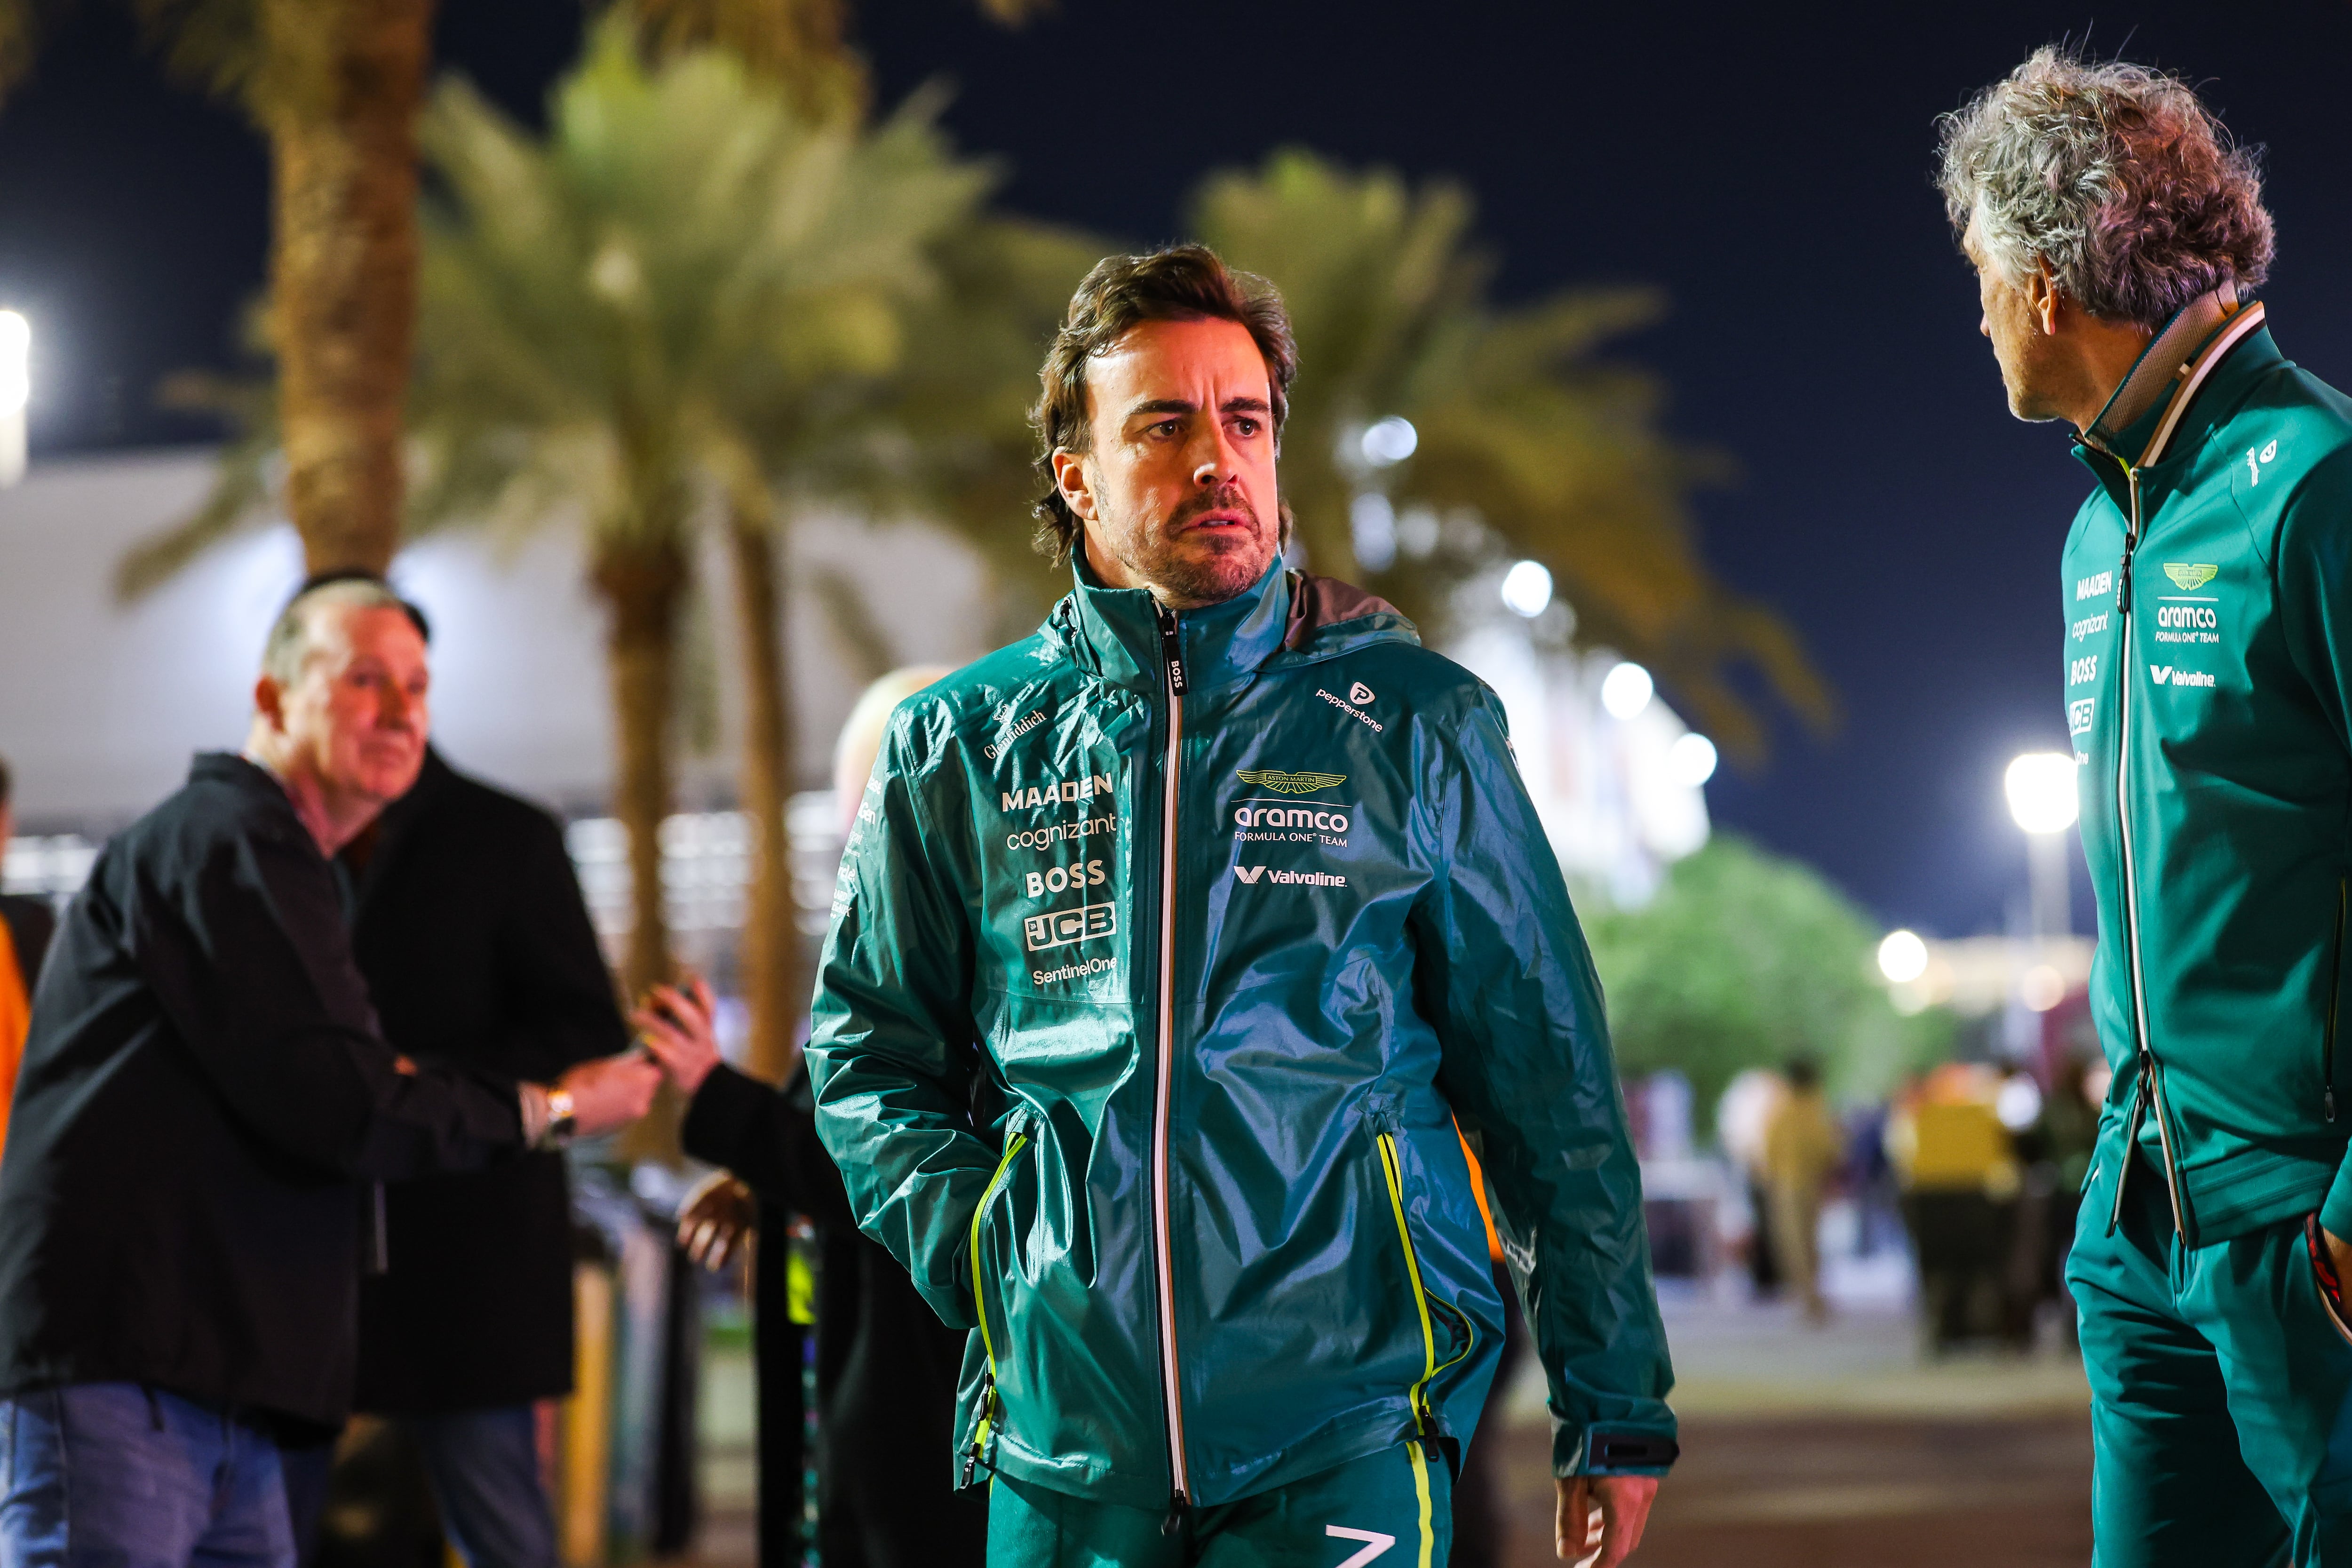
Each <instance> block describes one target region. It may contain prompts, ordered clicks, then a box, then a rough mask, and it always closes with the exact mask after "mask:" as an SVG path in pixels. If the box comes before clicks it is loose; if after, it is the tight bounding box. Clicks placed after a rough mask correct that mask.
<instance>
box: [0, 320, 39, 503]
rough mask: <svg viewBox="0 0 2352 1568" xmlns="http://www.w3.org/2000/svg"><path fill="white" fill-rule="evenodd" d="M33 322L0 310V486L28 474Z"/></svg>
mask: <svg viewBox="0 0 2352 1568" xmlns="http://www.w3.org/2000/svg"><path fill="white" fill-rule="evenodd" d="M32 362H33V324H32V323H31V322H30V321H26V320H25V318H24V317H23V316H21V315H19V314H17V313H16V311H14V310H0V486H6V485H13V484H15V483H16V481H17V480H18V479H23V478H24V477H25V409H26V405H28V404H30V403H31V402H32V401H33V366H32Z"/></svg>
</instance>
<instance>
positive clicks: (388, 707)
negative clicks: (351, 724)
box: [376, 680, 425, 729]
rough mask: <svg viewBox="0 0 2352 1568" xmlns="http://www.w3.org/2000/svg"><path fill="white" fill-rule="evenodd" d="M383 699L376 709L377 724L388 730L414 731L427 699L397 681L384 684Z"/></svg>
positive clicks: (388, 681)
mask: <svg viewBox="0 0 2352 1568" xmlns="http://www.w3.org/2000/svg"><path fill="white" fill-rule="evenodd" d="M424 707H425V699H424V698H422V697H420V696H418V695H417V694H416V693H415V692H413V691H411V690H409V689H408V688H407V687H405V686H403V685H402V684H401V683H400V682H399V681H397V680H387V681H385V682H384V683H383V701H382V702H381V703H380V704H379V706H378V707H377V709H376V720H377V722H379V723H381V724H383V726H384V727H385V728H386V729H414V728H415V727H416V723H417V715H418V713H419V712H421V711H422V710H423V709H424Z"/></svg>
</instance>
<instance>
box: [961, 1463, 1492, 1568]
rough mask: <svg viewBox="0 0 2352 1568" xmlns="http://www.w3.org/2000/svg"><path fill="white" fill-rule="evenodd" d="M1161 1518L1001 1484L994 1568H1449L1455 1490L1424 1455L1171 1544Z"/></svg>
mask: <svg viewBox="0 0 2352 1568" xmlns="http://www.w3.org/2000/svg"><path fill="white" fill-rule="evenodd" d="M1164 1522H1165V1516H1164V1515H1163V1514H1162V1513H1160V1511H1158V1510H1146V1509H1139V1508H1119V1507H1117V1506H1116V1505H1113V1504H1110V1503H1098V1502H1088V1501H1087V1500H1085V1499H1083V1498H1075V1497H1069V1496H1066V1495H1065V1494H1063V1493H1061V1492H1055V1491H1048V1490H1047V1489H1045V1488H1044V1487H1040V1486H1035V1485H1033V1484H1031V1483H1029V1482H1026V1481H1016V1480H1013V1479H1008V1478H1006V1477H1003V1476H999V1477H997V1478H996V1479H995V1480H994V1481H993V1482H992V1483H990V1490H989V1498H988V1562H989V1568H1193V1565H1195V1564H1199V1565H1200V1568H1445V1553H1446V1550H1447V1548H1448V1547H1450V1546H1451V1545H1452V1544H1453V1541H1454V1489H1453V1480H1452V1478H1451V1474H1450V1472H1449V1471H1448V1470H1447V1468H1446V1465H1445V1461H1444V1459H1442V1458H1439V1459H1432V1458H1429V1457H1428V1456H1426V1455H1425V1454H1423V1452H1422V1450H1421V1447H1419V1446H1418V1445H1417V1444H1412V1443H1402V1444H1399V1445H1398V1446H1397V1447H1393V1448H1384V1449H1382V1450H1381V1452H1379V1453H1377V1454H1373V1455H1370V1456H1368V1457H1367V1458H1361V1459H1356V1460H1353V1461H1351V1462H1350V1463H1348V1464H1345V1465H1340V1466H1339V1467H1338V1468H1333V1469H1328V1470H1325V1471H1324V1472H1323V1473H1322V1474H1320V1475H1315V1476H1309V1477H1307V1479H1305V1480H1303V1481H1295V1482H1293V1483H1292V1484H1290V1485H1289V1486H1286V1487H1276V1489H1274V1490H1272V1491H1268V1492H1260V1493H1258V1494H1257V1495H1256V1496H1255V1497H1245V1498H1242V1499H1240V1500H1237V1501H1234V1502H1229V1503H1223V1504H1221V1505H1219V1506H1218V1507H1215V1508H1203V1509H1195V1510H1192V1512H1190V1513H1188V1514H1186V1515H1185V1516H1184V1519H1183V1521H1182V1523H1181V1525H1179V1526H1178V1528H1177V1529H1176V1530H1175V1531H1172V1532H1171V1533H1167V1534H1162V1533H1161V1530H1160V1527H1161V1525H1162V1524H1163V1523H1164Z"/></svg>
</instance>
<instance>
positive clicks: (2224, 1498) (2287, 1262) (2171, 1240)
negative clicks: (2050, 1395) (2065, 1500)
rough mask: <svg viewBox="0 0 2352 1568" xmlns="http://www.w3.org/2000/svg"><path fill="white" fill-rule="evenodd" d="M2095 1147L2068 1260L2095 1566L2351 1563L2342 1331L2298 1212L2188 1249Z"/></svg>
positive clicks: (2347, 1350)
mask: <svg viewBox="0 0 2352 1568" xmlns="http://www.w3.org/2000/svg"><path fill="white" fill-rule="evenodd" d="M2135 1158H2136V1160H2137V1164H2136V1167H2135V1168H2134V1170H2133V1171H2132V1173H2131V1180H2130V1183H2129V1184H2128V1186H2127V1187H2126V1196H2125V1202H2124V1208H2123V1216H2122V1222H2121V1223H2120V1224H2119V1225H2118V1226H2116V1229H2115V1231H2114V1232H2113V1234H2110V1233H2109V1232H2108V1229H2107V1221H2108V1215H2110V1214H2111V1213H2112V1212H2113V1210H2114V1207H2115V1193H2116V1188H2115V1183H2116V1166H2117V1163H2118V1162H2117V1161H2116V1157H2115V1154H2114V1153H2113V1152H2112V1147H2110V1148H2108V1149H2104V1150H2102V1152H2101V1154H2100V1159H2099V1163H2098V1164H2097V1165H2096V1166H2095V1168H2094V1169H2093V1171H2092V1174H2091V1183H2090V1185H2089V1187H2088V1188H2087V1189H2086V1190H2085V1192H2084V1199H2083V1208H2082V1214H2081V1217H2080V1221H2079V1223H2078V1224H2077V1226H2076V1227H2075V1237H2074V1252H2073V1254H2072V1255H2071V1256H2070V1257H2069V1258H2068V1259H2067V1264H2066V1282H2067V1284H2068V1285H2069V1286H2070V1287H2071V1288H2072V1289H2073V1290H2074V1303H2075V1307H2076V1310H2077V1312H2078V1314H2079V1321H2080V1323H2081V1328H2082V1342H2083V1364H2084V1369H2085V1370H2086V1371H2087V1372H2088V1373H2089V1374H2090V1381H2091V1433H2092V1441H2093V1444H2094V1446H2095V1450H2096V1458H2095V1471H2094V1480H2093V1482H2092V1493H2091V1498H2092V1502H2091V1511H2092V1527H2093V1531H2094V1534H2095V1549H2094V1556H2093V1563H2094V1568H2189V1565H2190V1564H2195V1565H2196V1568H2272V1565H2273V1564H2275V1565H2277V1568H2288V1565H2289V1564H2293V1565H2294V1568H2352V1397H2347V1395H2352V1342H2347V1337H2346V1335H2345V1333H2344V1332H2343V1331H2341V1330H2340V1329H2339V1327H2338V1325H2337V1323H2336V1318H2335V1315H2334V1312H2333V1310H2331V1309H2330V1307H2329V1305H2328V1303H2327V1300H2326V1296H2325V1295H2324V1294H2323V1293H2322V1292H2321V1289H2320V1287H2319V1282H2318V1280H2317V1279H2316V1278H2315V1276H2314V1274H2313V1271H2312V1264H2311V1258H2310V1254H2309V1252H2308V1250H2307V1248H2306V1244H2305V1237H2304V1223H2303V1222H2302V1221H2300V1220H2288V1221H2284V1222H2282V1223H2280V1224H2278V1225H2273V1226H2269V1227H2267V1228H2265V1229H2263V1230H2259V1231H2256V1232H2254V1233H2253V1234H2252V1235H2249V1236H2240V1237H2231V1239H2230V1240H2227V1241H2217V1242H2212V1243H2210V1244H2208V1245H2205V1246H2202V1247H2185V1246H2183V1245H2182V1244H2181V1243H2180V1241H2179V1238H2178V1237H2176V1236H2175V1235H2174V1233H2173V1228H2172V1210H2171V1206H2170V1200H2169V1199H2168V1197H2167V1196H2166V1193H2165V1184H2164V1173H2163V1171H2162V1170H2160V1169H2158V1167H2157V1166H2155V1165H2154V1164H2152V1163H2150V1162H2149V1161H2148V1160H2147V1157H2146V1156H2145V1155H2144V1154H2142V1155H2137V1156H2136V1157H2135Z"/></svg>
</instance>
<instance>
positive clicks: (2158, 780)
mask: <svg viewBox="0 0 2352 1568" xmlns="http://www.w3.org/2000/svg"><path fill="white" fill-rule="evenodd" d="M1941 154H1942V157H1941V171H1940V181H1941V184H1942V187H1943V192H1944V195H1945V200H1946V205H1947V210H1948V213H1949V215H1950V218H1951V222H1952V226H1953V228H1954V229H1955V231H1956V232H1957V233H1958V237H1959V240H1960V245H1961V248H1962V250H1963V252H1964V254H1965V255H1966V256H1967V258H1968V259H1969V262H1970V263H1971V264H1972V265H1973V266H1974V268H1975V269H1976V272H1977V284H1978V299H1979V305H1980V308H1981V311H1982V314H1981V318H1980V320H1979V330H1980V331H1982V332H1983V333H1984V334H1985V335H1986V336H1987V337H1988V338H1989V339H1990V341H1991V345H1992V353H1993V358H1994V360H1995V362H1996V363H1998V365H1999V366H2000V374H2001V380H2002V383H2003V385H2004V387H2005V389H2006V391H2007V394H2008V398H2009V406H2010V411H2011V413H2012V414H2014V415H2016V416H2018V417H2020V418H2021V419H2028V420H2043V421H2057V420H2063V421H2065V422H2066V423H2067V424H2069V425H2071V426H2074V432H2075V437H2074V449H2075V455H2076V457H2077V458H2080V459H2081V460H2082V462H2083V463H2084V466H2085V467H2086V468H2089V469H2090V471H2091V473H2092V476H2093V478H2094V479H2095V486H2094V489H2093V490H2092V492H2091V494H2090V495H2089V496H2088V498H2087V499H2085V500H2084V502H2083V504H2082V506H2081V508H2080V509H2079V510H2077V511H2076V513H2075V515H2074V522H2073V525H2072V530H2071V531H2070V532H2069V534H2068V535H2067V538H2066V542H2065V546H2064V552H2063V561H2062V564H2061V576H2060V581H2061V595H2062V604H2063V611H2064V616H2065V624H2066V627H2067V631H2066V638H2065V642H2064V645H2063V646H2064V652H2063V661H2064V675H2065V680H2066V699H2067V716H2068V731H2069V732H2070V733H2071V735H2072V736H2073V738H2074V754H2075V758H2076V760H2077V762H2078V763H2080V764H2081V768H2082V781H2081V784H2082V789H2081V794H2082V805H2083V816H2082V836H2083V847H2084V852H2085V854H2086V856H2087V857H2088V859H2089V863H2090V870H2091V885H2092V888H2093V889H2094V890H2095V893H2096V896H2097V899H2098V913H2099V921H2098V931H2099V937H2098V942H2099V946H2098V952H2097V957H2096V960H2095V963H2094V965H2093V969H2092V973H2091V1013H2092V1016H2093V1018H2094V1020H2095V1023H2096V1025H2097V1027H2098V1033H2099V1038H2100V1042H2101V1044H2102V1045H2103V1046H2104V1047H2105V1053H2106V1059H2107V1064H2108V1066H2109V1067H2110V1068H2112V1070H2113V1074H2114V1076H2113V1079H2112V1082H2111V1085H2110V1087H2109V1089H2108V1091H2107V1098H2106V1104H2105V1115H2104V1117H2103V1119H2102V1121H2101V1126H2100V1134H2099V1142H2098V1147H2097V1152H2096V1153H2095V1157H2094V1159H2093V1162H2092V1166H2091V1171H2092V1174H2091V1180H2090V1185H2089V1187H2088V1189H2087V1190H2086V1192H2085V1193H2084V1202H2083V1208H2082V1217H2081V1221H2080V1223H2079V1225H2078V1227H2077V1232H2076V1235H2075V1238H2074V1249H2073V1253H2072V1256H2071V1257H2070V1258H2069V1259H2068V1263H2067V1279H2068V1283H2069V1285H2070V1286H2071V1287H2072V1288H2073V1289H2074V1300H2075V1304H2076V1307H2077V1310H2078V1312H2079V1321H2080V1327H2081V1331H2082V1345H2083V1355H2084V1367H2085V1370H2086V1371H2087V1373H2088V1374H2089V1378H2090V1384H2091V1391H2092V1423H2093V1432H2094V1435H2095V1447H2096V1451H2097V1468H2096V1474H2095V1486H2094V1494H2093V1495H2094V1504H2093V1512H2094V1527H2095V1535H2096V1552H2097V1562H2098V1563H2099V1564H2100V1565H2101V1568H2137V1565H2140V1564H2149V1565H2154V1564H2173V1563H2184V1564H2185V1563H2284V1562H2287V1561H2290V1560H2292V1561H2294V1562H2296V1563H2338V1562H2352V1442H2347V1440H2346V1436H2345V1434H2346V1431H2347V1425H2346V1411H2347V1407H2352V1342H2347V1336H2352V1321H2347V1314H2346V1311H2345V1304H2344V1297H2343V1289H2344V1281H2345V1279H2347V1277H2352V1160H2347V1158H2346V1137H2347V1131H2348V1130H2352V1118H2347V1117H2346V1116H2344V1114H2343V1106H2342V1104H2341V1101H2342V1099H2343V1091H2342V1089H2341V1088H2340V1087H2339V1082H2338V1079H2339V1077H2340V1076H2341V1073H2342V1071H2343V1069H2342V1067H2341V1065H2340V1064H2339V1061H2338V1057H2339V1055H2340V1054H2341V1053H2342V1047H2341V1046H2340V1045H2339V1044H2338V1041H2337V1019H2338V1016H2339V1014H2340V1012H2341V1005H2340V1004H2341V998H2342V993H2343V989H2344V972H2345V967H2346V964H2347V960H2352V952H2347V944H2346V941H2345V927H2346V920H2345V909H2346V891H2345V889H2346V887H2347V880H2352V844H2347V826H2346V825H2347V821H2352V402H2347V399H2346V398H2345V396H2344V395H2342V394H2341V393H2339V392H2337V391H2336V389H2335V388H2333V387H2331V386H2329V385H2327V384H2325V383H2324V382H2321V381H2320V380H2319V379H2318V378H2317V377H2315V376H2314V375H2312V374H2309V373H2308V372H2306V371H2304V370H2302V369H2299V368H2298V367H2296V366H2295V365H2294V363H2291V362H2289V361H2288V360H2287V359H2286V358H2285V356H2284V354H2283V353H2281V352H2280V349H2279V345H2278V344H2277V342H2275V341H2274V340H2273V338H2272V335H2271V330H2270V323H2269V321H2268V315H2267V311H2266V310H2265V308H2264V306H2263V304H2262V303H2261V302H2259V301H2252V302H2250V301H2249V300H2247V298H2246V296H2247V294H2248V293H2249V292H2250V291H2252V290H2253V289H2259V288H2260V287H2261V286H2262V284H2263V280H2264V279H2265V278H2266V277H2267V276H2268V274H2269V271H2270V267H2271V263H2272V260H2273V248H2274V242H2273V226H2272V220H2271V215H2270V213H2269V212H2268V211H2267V210H2266V209H2265V208H2264V206H2263V191H2262V179H2261V169H2260V165H2259V163H2258V161H2257V159H2256V157H2255V155H2254V153H2252V151H2250V150H2247V149H2243V148H2241V147H2239V146H2237V145H2235V144H2234V142H2232V141H2231V137H2230V135H2229V133H2228V132H2226V131H2225V130H2224V129H2223V128H2222V126H2221V123H2220V122H2219V121H2218V120H2217V119H2216V118H2215V116H2214V115H2213V113H2212V112H2211V110H2209V109H2208V108H2207V107H2206V105H2204V104H2203V103H2201V102H2200V101H2199V100H2198V98H2197V95H2196V93H2195V92H2194V91H2193V90H2192V89H2190V88H2189V86H2188V84H2186V83H2185V82H2183V81H2180V80H2179V79H2175V78H2172V77H2169V76H2166V75H2163V74H2161V73H2159V72H2156V71H2151V70H2147V69H2144V68H2140V67H2137V66H2134V65H2129V64H2126V63H2125V62H2122V61H2119V60H2117V61H2104V62H2095V61H2087V60H2084V59H2082V58H2077V57H2075V56H2073V55H2070V54H2067V53H2064V52H2062V51H2060V50H2056V49H2042V50H2041V51H2038V52H2037V53H2035V54H2034V55H2033V56H2032V58H2029V59H2028V60H2026V62H2025V63H2024V64H2023V65H2021V66H2020V67H2019V68H2017V69H2016V70H2015V71H2013V72H2011V74H2010V75H2009V76H2008V77H2007V78H2006V79H2003V80H2000V81H1999V82H1996V83H1994V84H1993V85H1992V86H1990V87H1989V88H1987V89H1985V90H1984V91H1983V92H1981V93H1979V94H1978V95H1977V96H1976V97H1975V98H1974V99H1973V100H1970V101H1969V104H1968V105H1967V106H1966V107H1965V108H1964V109H1962V110H1958V112H1956V113H1954V114H1951V115H1949V116H1947V117H1946V118H1945V120H1944V121H1943V122H1942V147H1941Z"/></svg>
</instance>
